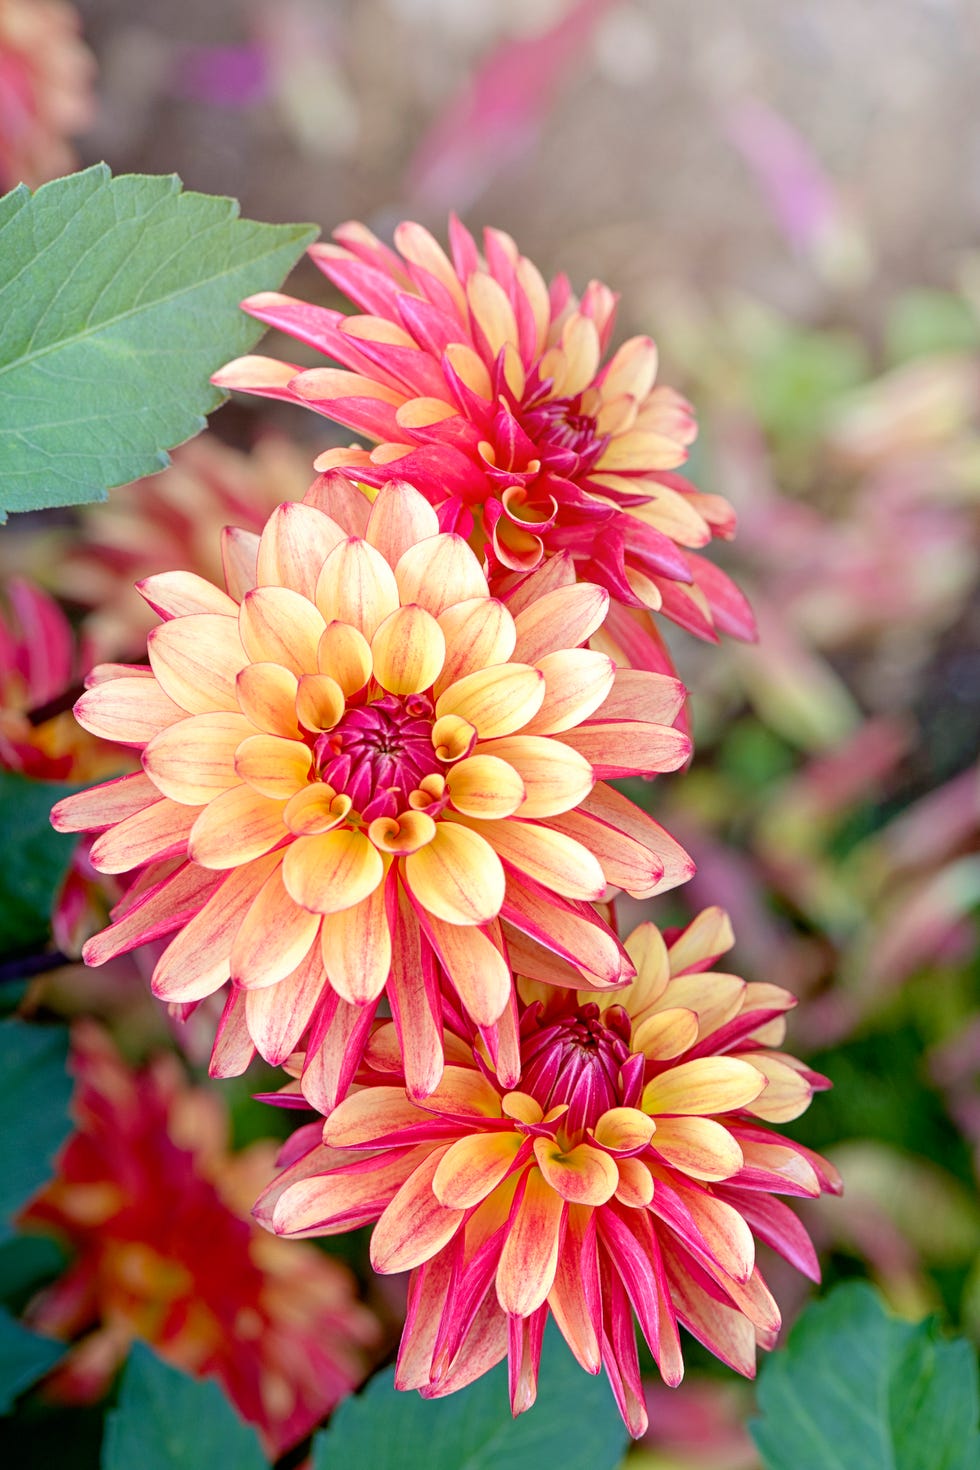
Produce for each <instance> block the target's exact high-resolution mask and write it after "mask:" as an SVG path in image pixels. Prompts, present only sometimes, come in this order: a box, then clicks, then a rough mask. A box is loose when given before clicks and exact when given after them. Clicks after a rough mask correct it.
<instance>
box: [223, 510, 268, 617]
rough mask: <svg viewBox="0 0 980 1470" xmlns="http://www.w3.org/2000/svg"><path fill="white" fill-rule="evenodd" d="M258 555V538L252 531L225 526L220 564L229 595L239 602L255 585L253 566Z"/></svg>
mask: <svg viewBox="0 0 980 1470" xmlns="http://www.w3.org/2000/svg"><path fill="white" fill-rule="evenodd" d="M258 555H259V538H258V536H257V535H256V533H255V532H254V531H243V530H242V529H241V527H239V526H225V527H224V529H223V530H222V532H221V566H222V569H223V571H224V576H225V586H226V587H227V588H228V595H229V597H233V598H234V599H235V601H236V602H241V600H242V598H243V597H244V596H245V593H246V592H251V590H252V588H253V587H254V586H255V582H256V576H255V567H256V562H257V560H258Z"/></svg>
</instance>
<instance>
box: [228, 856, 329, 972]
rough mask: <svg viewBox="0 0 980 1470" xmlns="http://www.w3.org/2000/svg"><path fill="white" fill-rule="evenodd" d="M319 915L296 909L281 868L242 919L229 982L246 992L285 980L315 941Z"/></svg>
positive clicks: (270, 877)
mask: <svg viewBox="0 0 980 1470" xmlns="http://www.w3.org/2000/svg"><path fill="white" fill-rule="evenodd" d="M319 927H320V916H319V914H311V913H310V912H309V910H308V909H302V908H300V906H299V904H297V903H294V902H293V900H292V898H291V897H290V895H289V894H288V893H287V892H286V889H285V886H284V884H283V881H282V867H281V866H279V867H277V868H276V869H275V870H274V871H273V872H272V873H271V874H270V875H269V877H268V878H267V879H266V881H265V883H264V884H263V886H262V888H261V889H260V890H259V892H258V894H257V895H256V897H255V900H254V902H253V903H252V905H251V907H250V908H249V910H248V913H247V914H246V915H245V917H244V918H243V919H242V922H241V925H240V926H239V929H238V933H237V934H236V935H235V940H234V943H233V944H232V947H231V978H232V980H233V981H234V982H235V984H236V985H241V986H243V987H244V988H245V989H246V990H250V989H256V990H257V989H261V988H262V987H264V986H266V985H276V984H277V983H278V981H280V980H285V978H286V976H287V975H290V974H292V972H293V971H294V970H295V969H296V967H297V966H298V965H300V964H302V963H303V961H304V960H305V958H306V957H307V955H308V954H309V952H310V950H311V948H312V947H313V944H314V941H315V940H316V937H317V930H318V929H319Z"/></svg>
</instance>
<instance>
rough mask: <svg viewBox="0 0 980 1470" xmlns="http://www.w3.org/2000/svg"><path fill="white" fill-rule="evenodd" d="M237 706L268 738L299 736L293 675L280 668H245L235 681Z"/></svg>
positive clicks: (257, 665) (274, 666)
mask: <svg viewBox="0 0 980 1470" xmlns="http://www.w3.org/2000/svg"><path fill="white" fill-rule="evenodd" d="M236 684H237V688H238V704H239V708H240V709H241V711H242V714H243V715H245V717H246V718H247V719H249V720H251V721H252V724H253V725H255V726H256V727H257V728H258V729H259V730H265V731H266V732H267V733H268V734H269V735H286V736H289V737H295V736H298V735H299V723H298V721H297V719H296V687H297V680H296V675H295V674H294V673H293V672H292V670H291V669H287V668H284V667H283V665H282V664H275V663H257V664H246V666H245V668H244V669H242V671H241V673H240V674H239V675H238V679H237V681H236Z"/></svg>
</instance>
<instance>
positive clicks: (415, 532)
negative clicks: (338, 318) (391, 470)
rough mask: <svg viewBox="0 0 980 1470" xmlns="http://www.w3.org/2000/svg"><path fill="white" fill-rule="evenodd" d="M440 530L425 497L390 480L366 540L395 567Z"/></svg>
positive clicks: (380, 496) (374, 508)
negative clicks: (408, 551)
mask: <svg viewBox="0 0 980 1470" xmlns="http://www.w3.org/2000/svg"><path fill="white" fill-rule="evenodd" d="M355 320H356V318H355ZM438 532H439V517H438V516H437V515H436V513H435V511H434V510H433V508H432V506H431V505H430V504H429V502H428V501H427V500H426V498H425V496H424V495H421V494H420V493H419V491H418V490H416V488H415V486H414V485H409V484H408V483H407V482H406V481H405V480H389V481H388V483H387V484H386V485H383V486H382V488H381V489H380V490H379V491H378V497H377V499H376V500H375V502H374V504H373V505H372V507H371V514H370V516H369V517H368V523H367V530H366V532H365V539H366V540H368V541H369V542H370V543H371V545H372V546H374V547H376V548H377V549H378V551H380V552H381V555H382V556H383V557H384V559H385V561H386V562H387V563H388V565H389V566H391V567H394V566H397V565H398V559H399V557H401V556H402V555H403V554H404V552H406V551H407V550H408V548H409V547H410V546H415V545H416V544H417V543H418V542H419V541H425V540H427V539H428V538H429V537H430V536H436V535H438Z"/></svg>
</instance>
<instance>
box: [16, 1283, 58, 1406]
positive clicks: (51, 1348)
mask: <svg viewBox="0 0 980 1470" xmlns="http://www.w3.org/2000/svg"><path fill="white" fill-rule="evenodd" d="M65 1351H66V1349H65V1345H64V1343H63V1342H54V1341H53V1340H52V1339H51V1338H50V1337H38V1335H37V1334H36V1333H35V1332H28V1330H27V1328H26V1327H22V1326H21V1324H20V1323H19V1322H18V1321H17V1320H16V1319H15V1318H14V1317H11V1315H10V1313H9V1312H8V1311H6V1310H5V1309H4V1308H3V1307H0V1414H9V1413H10V1411H11V1409H12V1408H13V1407H14V1400H15V1399H16V1398H17V1396H18V1394H21V1393H23V1392H24V1389H25V1388H30V1386H31V1384H32V1383H36V1382H37V1380H38V1379H39V1378H43V1377H44V1375H45V1373H47V1372H49V1371H50V1369H52V1368H53V1367H54V1365H55V1363H57V1361H58V1359H59V1358H61V1357H64V1354H65Z"/></svg>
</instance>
